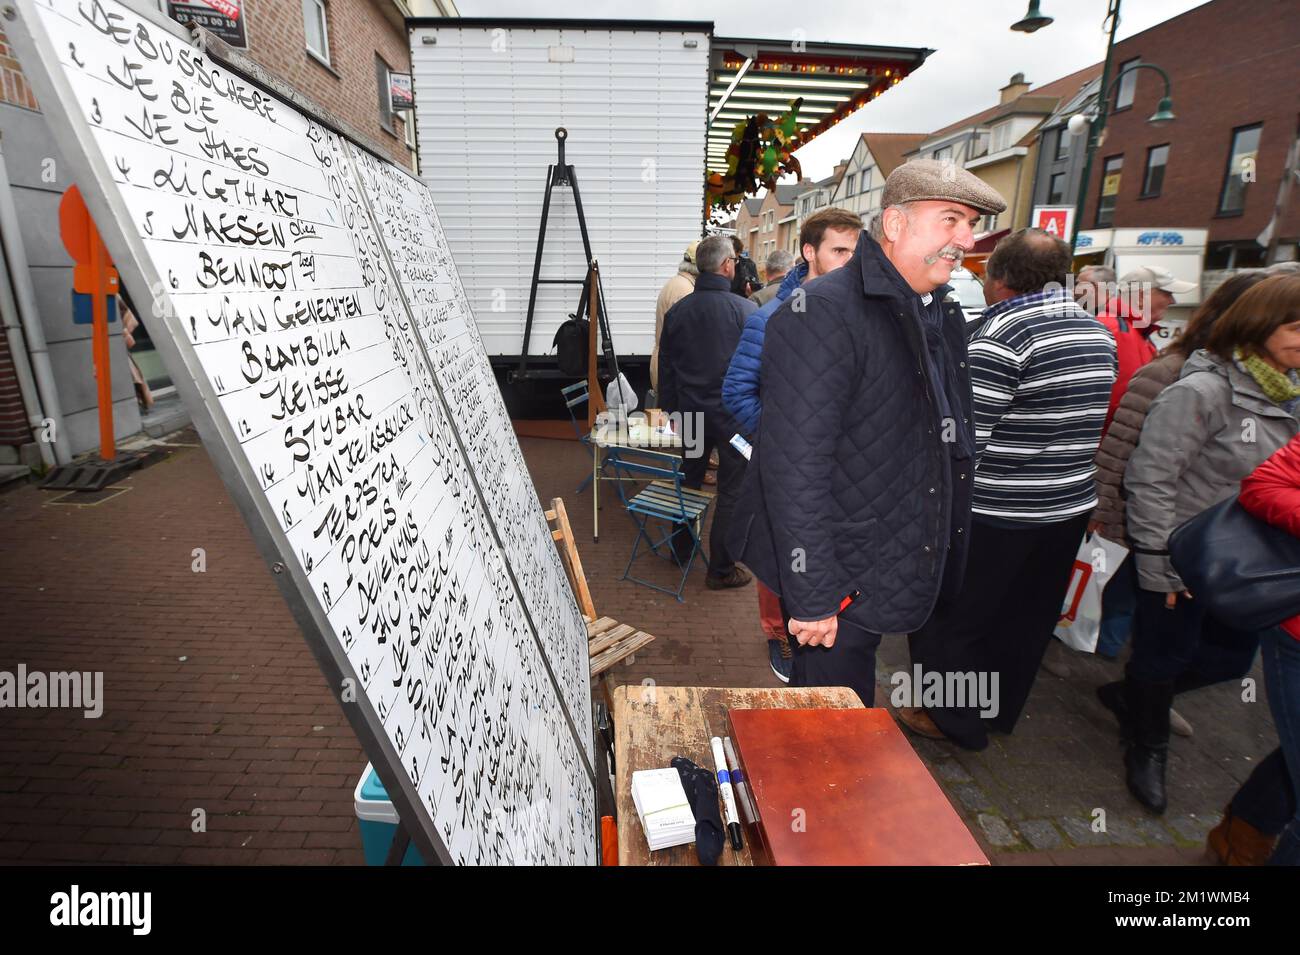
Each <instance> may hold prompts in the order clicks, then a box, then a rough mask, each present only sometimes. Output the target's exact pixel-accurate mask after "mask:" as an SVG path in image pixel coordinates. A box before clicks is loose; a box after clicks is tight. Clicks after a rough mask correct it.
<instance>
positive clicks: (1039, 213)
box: [1030, 206, 1074, 242]
mask: <svg viewBox="0 0 1300 955" xmlns="http://www.w3.org/2000/svg"><path fill="white" fill-rule="evenodd" d="M1030 221H1031V223H1032V224H1033V227H1034V228H1035V229H1042V230H1043V231H1044V232H1046V233H1047V234H1048V235H1054V236H1056V237H1057V238H1058V239H1062V240H1064V241H1066V242H1069V241H1070V227H1071V226H1072V225H1073V224H1074V207H1073V206H1034V215H1033V218H1032V219H1031V220H1030Z"/></svg>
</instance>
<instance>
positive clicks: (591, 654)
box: [546, 497, 654, 697]
mask: <svg viewBox="0 0 1300 955" xmlns="http://www.w3.org/2000/svg"><path fill="white" fill-rule="evenodd" d="M546 520H547V522H548V523H549V524H550V525H551V537H552V538H553V539H554V541H555V545H556V547H557V549H558V550H559V552H560V561H561V563H563V564H564V569H565V572H566V573H568V575H569V583H570V584H572V585H573V593H574V596H576V597H577V599H578V607H579V609H580V610H581V611H582V616H583V619H584V620H586V621H587V656H588V658H589V659H590V661H591V675H592V677H593V678H594V677H601V683H602V685H603V684H604V675H605V673H606V672H607V671H608V670H609V669H610V668H611V667H612V666H614V664H616V663H620V662H621V663H631V662H632V661H633V660H635V659H636V652H637V651H638V650H640V649H641V648H642V647H644V646H645V645H646V644H648V643H650V641H652V640H653V639H654V636H653V635H652V634H649V633H646V632H645V631H644V630H638V629H637V628H636V627H633V626H630V625H628V624H625V623H619V622H618V621H617V620H615V619H614V618H613V617H598V616H597V615H596V606H595V604H594V603H593V602H592V599H591V589H590V588H589V587H588V586H587V575H586V574H585V573H584V572H583V569H582V558H580V557H579V556H578V547H577V545H576V544H575V543H574V540H573V528H572V527H571V526H570V525H569V515H568V513H567V512H566V511H565V510H564V500H563V498H558V497H557V498H555V499H553V500H552V501H551V508H550V510H548V511H547V512H546ZM602 688H603V689H604V690H605V695H606V696H607V697H608V696H609V690H608V687H602Z"/></svg>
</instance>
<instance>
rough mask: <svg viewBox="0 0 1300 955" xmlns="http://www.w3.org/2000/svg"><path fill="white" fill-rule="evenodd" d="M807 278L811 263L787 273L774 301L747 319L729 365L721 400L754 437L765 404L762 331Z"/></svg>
mask: <svg viewBox="0 0 1300 955" xmlns="http://www.w3.org/2000/svg"><path fill="white" fill-rule="evenodd" d="M807 277H808V263H807V262H800V263H799V266H798V267H797V268H793V269H791V270H790V271H789V272H788V273H786V276H785V278H784V279H782V280H781V287H780V288H778V289H777V291H776V295H774V296H773V297H772V299H771V301H769V302H768V303H767V304H765V305H762V306H760V307H759V309H758V311H757V312H754V313H753V314H752V315H750V316H749V318H747V319H745V330H744V331H743V332H742V333H741V335H740V344H739V345H737V346H736V353H735V354H734V355H732V356H731V364H730V365H728V366H727V377H725V378H724V379H722V403H723V404H724V405H726V407H727V410H728V411H730V412H731V413H732V414H733V415H735V417H736V421H737V422H738V423H739V424H740V429H741V431H743V432H744V433H745V434H747V435H749V436H750V437H751V438H752V437H753V436H754V435H756V434H758V416H759V412H760V411H761V410H762V407H763V406H762V403H761V402H760V401H759V397H758V373H759V363H760V362H761V361H762V359H763V334H764V332H765V331H766V330H767V320H768V319H769V318H771V317H772V313H773V312H775V311H776V310H777V309H778V308H780V307H781V303H782V302H784V301H785V300H786V299H787V298H789V297H790V293H791V292H793V291H794V290H795V289H797V288H798V287H799V286H800V285H801V284H803V280H804V279H805V278H807Z"/></svg>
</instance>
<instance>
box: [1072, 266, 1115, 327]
mask: <svg viewBox="0 0 1300 955" xmlns="http://www.w3.org/2000/svg"><path fill="white" fill-rule="evenodd" d="M1114 294H1115V270H1114V269H1112V268H1111V267H1110V266H1109V265H1085V266H1084V267H1083V268H1081V269H1079V274H1078V276H1077V277H1076V278H1075V280H1074V301H1075V303H1076V304H1077V305H1078V306H1079V307H1080V308H1082V309H1083V310H1084V311H1085V312H1087V313H1088V314H1090V315H1100V314H1101V313H1102V312H1103V311H1104V310H1105V308H1106V306H1107V305H1108V304H1109V303H1110V300H1111V298H1112V297H1113V296H1114Z"/></svg>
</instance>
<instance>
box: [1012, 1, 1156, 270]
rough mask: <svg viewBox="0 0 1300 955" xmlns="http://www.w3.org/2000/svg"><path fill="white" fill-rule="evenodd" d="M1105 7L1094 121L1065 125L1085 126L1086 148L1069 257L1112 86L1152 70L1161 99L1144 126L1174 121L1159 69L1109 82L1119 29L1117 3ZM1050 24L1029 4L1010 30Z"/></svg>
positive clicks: (1131, 68)
mask: <svg viewBox="0 0 1300 955" xmlns="http://www.w3.org/2000/svg"><path fill="white" fill-rule="evenodd" d="M1108 3H1109V6H1108V8H1107V10H1106V19H1107V20H1108V21H1109V26H1108V28H1107V32H1108V37H1107V40H1106V60H1105V62H1104V63H1102V67H1101V82H1100V84H1099V86H1098V89H1099V91H1100V96H1099V97H1098V100H1097V112H1096V115H1095V118H1094V117H1089V116H1086V115H1083V114H1079V115H1078V116H1072V117H1071V118H1070V122H1069V130H1070V132H1071V133H1072V134H1076V135H1077V134H1078V133H1080V132H1083V126H1082V125H1081V124H1080V123H1079V121H1080V120H1082V123H1083V124H1086V125H1087V127H1088V131H1087V137H1088V138H1087V145H1086V151H1085V152H1084V161H1083V176H1082V178H1081V179H1080V181H1079V200H1078V202H1077V203H1075V208H1074V225H1073V227H1072V228H1071V229H1070V251H1071V253H1073V252H1074V244H1075V241H1076V240H1077V239H1078V237H1079V226H1080V224H1081V223H1082V222H1083V207H1084V204H1085V203H1086V202H1087V199H1088V180H1089V178H1090V177H1091V176H1092V159H1093V155H1094V154H1095V153H1096V151H1097V148H1098V147H1099V146H1100V145H1101V141H1102V139H1103V138H1104V136H1105V132H1106V117H1107V114H1109V112H1110V94H1111V90H1113V89H1114V87H1115V84H1116V83H1118V82H1119V81H1120V79H1121V78H1123V77H1124V76H1125V74H1128V73H1132V72H1134V71H1135V70H1142V69H1146V70H1155V71H1156V72H1157V73H1159V74H1160V75H1161V76H1162V77H1163V78H1164V81H1165V95H1164V96H1163V97H1162V98H1161V100H1160V102H1159V104H1158V105H1157V106H1156V111H1155V113H1153V114H1152V116H1151V117H1150V118H1149V119H1148V120H1147V122H1148V123H1151V124H1152V125H1155V126H1161V125H1163V124H1165V123H1168V122H1171V121H1172V120H1173V119H1174V104H1173V100H1171V99H1170V97H1169V92H1170V84H1169V74H1168V73H1166V72H1165V71H1164V70H1162V69H1161V68H1160V67H1158V66H1156V65H1154V64H1152V63H1131V64H1129V65H1128V66H1126V67H1125V68H1124V69H1122V70H1120V71H1119V73H1118V75H1116V76H1115V78H1114V80H1112V79H1111V75H1110V67H1111V60H1112V58H1113V57H1114V54H1115V31H1116V30H1117V29H1119V4H1120V0H1108ZM1051 22H1052V18H1051V17H1045V16H1043V15H1042V14H1041V13H1040V12H1039V9H1038V0H1030V4H1029V10H1028V11H1027V12H1026V13H1025V16H1024V18H1023V19H1021V20H1017V21H1016V22H1015V23H1013V24H1012V25H1011V29H1012V30H1015V31H1017V32H1020V33H1033V32H1034V31H1036V30H1040V29H1042V28H1043V27H1045V26H1047V25H1048V24H1049V23H1051Z"/></svg>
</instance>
